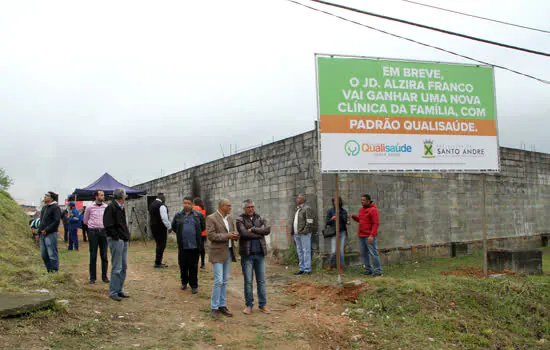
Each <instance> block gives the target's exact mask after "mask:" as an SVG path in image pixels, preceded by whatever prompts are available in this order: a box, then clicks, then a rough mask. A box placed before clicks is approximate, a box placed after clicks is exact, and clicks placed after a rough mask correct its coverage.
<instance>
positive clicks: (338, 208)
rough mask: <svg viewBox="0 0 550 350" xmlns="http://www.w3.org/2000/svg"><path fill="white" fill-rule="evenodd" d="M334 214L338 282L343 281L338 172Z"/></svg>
mask: <svg viewBox="0 0 550 350" xmlns="http://www.w3.org/2000/svg"><path fill="white" fill-rule="evenodd" d="M334 210H335V213H336V214H334V215H335V216H336V270H337V271H338V283H342V277H341V274H340V179H339V176H338V174H336V196H335V197H334Z"/></svg>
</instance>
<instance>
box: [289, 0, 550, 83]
mask: <svg viewBox="0 0 550 350" xmlns="http://www.w3.org/2000/svg"><path fill="white" fill-rule="evenodd" d="M286 1H288V2H292V3H294V4H297V5H300V6H303V7H305V8H308V9H310V10H314V11H317V12H321V13H324V14H326V15H329V16H332V17H336V18H339V19H341V20H344V21H346V22H350V23H353V24H357V25H360V26H362V27H365V28H369V29H372V30H375V31H377V32H380V33H384V34H387V35H391V36H393V37H396V38H399V39H403V40H407V41H410V42H413V43H415V44H419V45H422V46H426V47H430V48H432V49H436V50H439V51H442V52H445V53H448V54H451V55H454V56H458V57H462V58H465V59H467V60H470V61H474V62H477V63H481V64H484V65H489V66H493V67H496V68H500V69H502V70H506V71H508V72H512V73H514V74H518V75H521V76H524V77H527V78H530V79H533V80H536V81H538V82H541V83H543V84H550V80H545V79H542V78H538V77H535V76H533V75H530V74H526V73H522V72H520V71H517V70H514V69H511V68H507V67H505V66H501V65H498V64H493V63H489V62H485V61H481V60H478V59H476V58H473V57H469V56H466V55H462V54H459V53H456V52H453V51H450V50H447V49H444V48H441V47H438V46H434V45H430V44H426V43H423V42H421V41H417V40H414V39H410V38H407V37H404V36H401V35H398V34H394V33H391V32H388V31H385V30H382V29H378V28H375V27H372V26H369V25H366V24H363V23H359V22H356V21H353V20H351V19H347V18H345V17H342V16H339V15H336V14H334V13H330V12H327V11H324V10H320V9H317V8H315V7H311V6H308V5H305V4H302V3H301V2H298V1H295V0H286Z"/></svg>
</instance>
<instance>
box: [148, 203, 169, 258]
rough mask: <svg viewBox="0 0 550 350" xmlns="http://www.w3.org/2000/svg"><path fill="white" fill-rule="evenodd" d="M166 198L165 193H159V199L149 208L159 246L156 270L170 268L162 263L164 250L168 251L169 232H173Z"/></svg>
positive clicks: (151, 223)
mask: <svg viewBox="0 0 550 350" xmlns="http://www.w3.org/2000/svg"><path fill="white" fill-rule="evenodd" d="M165 203H166V197H164V193H159V194H158V195H157V199H155V200H154V201H153V203H151V205H150V206H149V218H150V220H149V223H150V225H151V233H152V234H153V238H154V239H155V242H156V244H157V249H156V255H155V268H162V267H168V265H166V264H164V263H163V262H162V257H163V255H164V250H165V249H166V240H167V238H168V232H169V231H172V226H171V224H170V220H168V208H167V207H166V204H165Z"/></svg>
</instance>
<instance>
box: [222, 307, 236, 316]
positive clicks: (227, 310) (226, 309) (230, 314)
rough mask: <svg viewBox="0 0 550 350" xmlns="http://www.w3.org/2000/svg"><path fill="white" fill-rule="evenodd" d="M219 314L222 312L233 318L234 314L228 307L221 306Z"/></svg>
mask: <svg viewBox="0 0 550 350" xmlns="http://www.w3.org/2000/svg"><path fill="white" fill-rule="evenodd" d="M218 311H219V312H221V313H222V314H223V315H225V316H227V317H233V313H232V312H231V311H229V309H228V308H227V306H221V307H220V308H219V309H218Z"/></svg>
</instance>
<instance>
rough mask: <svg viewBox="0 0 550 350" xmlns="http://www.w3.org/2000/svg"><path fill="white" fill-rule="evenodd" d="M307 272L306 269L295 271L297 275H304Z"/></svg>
mask: <svg viewBox="0 0 550 350" xmlns="http://www.w3.org/2000/svg"><path fill="white" fill-rule="evenodd" d="M304 273H305V272H304V271H301V270H300V271H297V272H294V274H295V275H303V274H304Z"/></svg>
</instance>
